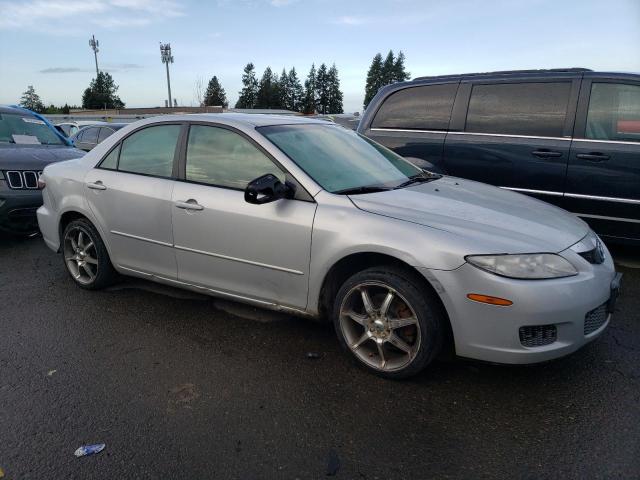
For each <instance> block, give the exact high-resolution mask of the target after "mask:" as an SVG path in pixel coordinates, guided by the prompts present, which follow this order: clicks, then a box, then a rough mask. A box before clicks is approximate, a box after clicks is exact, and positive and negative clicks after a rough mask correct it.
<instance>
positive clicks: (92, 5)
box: [0, 0, 185, 32]
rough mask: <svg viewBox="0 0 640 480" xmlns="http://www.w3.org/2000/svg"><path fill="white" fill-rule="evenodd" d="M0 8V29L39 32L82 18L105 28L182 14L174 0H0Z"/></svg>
mask: <svg viewBox="0 0 640 480" xmlns="http://www.w3.org/2000/svg"><path fill="white" fill-rule="evenodd" d="M0 12H2V15H0V30H2V29H19V28H37V29H38V31H40V32H43V31H51V30H53V29H54V28H55V29H58V30H60V29H64V28H66V27H71V26H77V24H78V23H82V22H84V23H86V22H90V23H94V24H97V25H101V26H103V27H105V28H118V27H123V26H143V25H148V24H150V23H155V22H159V21H162V20H165V19H167V18H173V17H179V16H183V15H184V14H185V13H184V10H183V7H182V5H181V4H180V3H179V2H177V1H176V0H155V1H154V0H82V1H77V2H74V1H68V0H26V1H24V2H15V1H11V0H4V1H0Z"/></svg>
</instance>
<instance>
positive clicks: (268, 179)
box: [244, 173, 294, 205]
mask: <svg viewBox="0 0 640 480" xmlns="http://www.w3.org/2000/svg"><path fill="white" fill-rule="evenodd" d="M293 193H294V188H293V187H292V186H291V185H289V184H288V183H286V184H284V183H282V182H281V181H280V180H279V179H278V177H276V176H275V175H273V174H271V173H267V174H266V175H262V176H261V177H258V178H256V179H255V180H251V181H250V182H249V183H248V185H247V188H246V189H245V191H244V200H245V201H246V202H247V203H253V204H255V205H262V204H264V203H269V202H274V201H276V200H279V199H281V198H291V197H292V196H293Z"/></svg>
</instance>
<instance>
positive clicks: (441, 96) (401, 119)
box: [371, 83, 458, 130]
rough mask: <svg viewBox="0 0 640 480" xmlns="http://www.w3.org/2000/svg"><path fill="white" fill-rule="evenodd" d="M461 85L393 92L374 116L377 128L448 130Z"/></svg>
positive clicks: (374, 124)
mask: <svg viewBox="0 0 640 480" xmlns="http://www.w3.org/2000/svg"><path fill="white" fill-rule="evenodd" d="M457 87H458V84H455V83H450V84H443V85H427V86H424V87H411V88H405V89H402V90H399V91H397V92H396V93H393V94H391V95H390V96H389V97H388V98H387V99H386V100H385V101H384V103H383V104H382V106H381V107H380V110H378V113H377V114H376V117H375V118H374V119H373V122H372V124H371V126H372V127H373V128H403V129H408V130H447V128H449V119H450V117H451V109H452V107H453V100H454V98H455V95H456V90H457Z"/></svg>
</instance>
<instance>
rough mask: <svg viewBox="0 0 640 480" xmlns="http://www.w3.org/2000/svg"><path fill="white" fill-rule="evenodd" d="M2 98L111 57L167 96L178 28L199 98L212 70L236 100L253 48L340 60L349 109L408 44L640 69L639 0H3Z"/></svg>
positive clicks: (536, 61)
mask: <svg viewBox="0 0 640 480" xmlns="http://www.w3.org/2000/svg"><path fill="white" fill-rule="evenodd" d="M0 12H2V13H1V14H0V104H2V103H8V104H12V103H18V102H19V100H20V97H21V95H22V92H24V91H25V90H26V89H27V86H28V85H33V86H34V87H35V90H36V92H37V93H38V94H39V95H40V97H41V98H42V100H43V101H44V102H45V103H46V104H47V105H48V104H51V103H53V104H56V105H62V104H64V103H65V102H66V103H68V104H78V105H79V104H80V103H81V97H82V92H83V91H84V89H85V88H86V87H87V86H88V85H89V82H90V81H91V79H92V78H93V77H95V66H94V59H93V52H92V51H91V49H90V47H89V43H88V41H89V38H91V35H95V36H96V38H97V39H98V40H99V42H100V51H99V53H98V62H99V66H100V69H101V70H105V71H108V72H110V73H111V75H112V76H113V78H114V80H115V82H116V83H117V84H118V85H119V87H120V88H119V91H118V94H119V95H120V98H121V99H122V100H123V101H124V102H125V103H126V105H127V106H129V107H150V106H160V105H164V100H165V99H166V98H167V85H166V75H165V70H164V68H165V67H164V65H163V64H162V63H161V60H160V50H159V42H170V43H171V47H172V52H173V55H174V63H173V64H172V65H171V66H170V71H171V88H172V95H173V97H174V98H176V99H177V100H178V103H179V104H180V105H185V106H189V105H196V104H197V103H196V101H195V95H194V90H195V84H196V82H197V79H198V78H201V79H203V80H204V81H205V82H207V81H208V80H209V79H210V78H211V77H212V76H213V75H216V76H217V77H218V79H219V80H220V81H221V83H222V85H223V87H224V88H225V90H226V92H227V98H228V99H229V102H230V104H231V105H233V104H235V101H236V100H237V98H238V92H239V90H240V89H241V87H242V85H241V76H242V69H243V68H244V66H245V65H246V64H247V63H248V62H253V63H254V64H255V66H256V70H257V73H258V76H261V75H262V72H263V71H264V69H265V68H266V67H267V66H271V68H272V69H273V70H274V71H276V72H280V71H282V68H283V67H285V68H286V69H287V70H288V69H289V68H291V67H295V68H296V70H297V71H298V74H299V77H301V79H302V80H304V78H305V77H306V75H307V73H308V71H309V69H310V67H311V64H312V63H313V62H315V64H316V65H319V64H320V63H323V62H324V63H326V64H328V65H329V64H332V63H335V64H336V66H337V68H338V71H339V73H340V80H341V87H342V90H343V92H344V108H345V112H355V111H361V110H362V101H363V98H364V86H365V79H366V74H367V69H368V67H369V65H370V63H371V60H372V58H373V56H374V55H375V54H376V53H378V52H381V53H382V54H383V56H384V55H386V53H387V52H388V51H389V50H393V51H394V52H396V53H397V52H398V51H400V50H402V51H403V52H404V54H405V56H406V67H407V71H408V72H410V73H411V75H412V76H413V77H417V76H423V75H438V74H452V73H468V72H484V71H492V70H508V69H529V68H557V67H587V68H592V69H594V70H605V71H626V72H628V71H635V72H640V0H606V1H605V0H596V1H591V0H580V1H572V0H529V1H523V0H511V1H508V0H483V1H471V0H449V1H430V0H203V1H177V0H78V1H76V0H52V1H48V0H24V1H16V0H0Z"/></svg>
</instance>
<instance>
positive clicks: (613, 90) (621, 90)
mask: <svg viewBox="0 0 640 480" xmlns="http://www.w3.org/2000/svg"><path fill="white" fill-rule="evenodd" d="M585 137H586V138H592V139H594V140H619V141H630V142H640V86H639V85H624V84H621V83H594V84H593V85H591V97H590V99H589V112H588V113H587V129H586V132H585Z"/></svg>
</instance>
